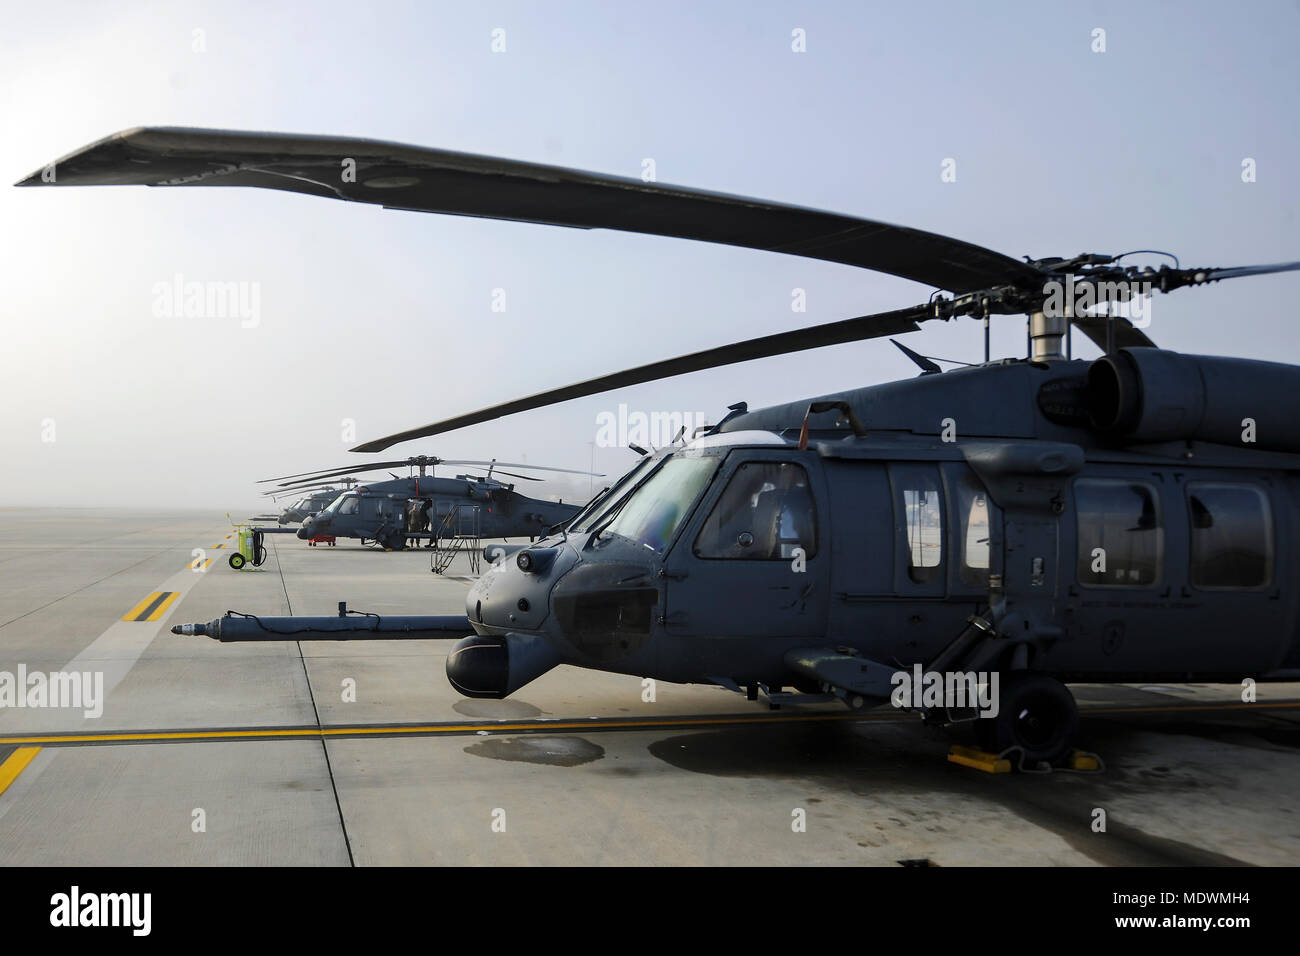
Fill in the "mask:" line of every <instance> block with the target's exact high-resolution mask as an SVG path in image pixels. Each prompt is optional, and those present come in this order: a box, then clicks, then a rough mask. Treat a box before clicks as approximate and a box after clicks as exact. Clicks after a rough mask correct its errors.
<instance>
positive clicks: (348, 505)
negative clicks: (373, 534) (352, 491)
mask: <svg viewBox="0 0 1300 956" xmlns="http://www.w3.org/2000/svg"><path fill="white" fill-rule="evenodd" d="M360 507H361V499H360V498H344V499H343V506H342V507H341V508H339V514H341V515H354V514H356V513H357V509H359V508H360Z"/></svg>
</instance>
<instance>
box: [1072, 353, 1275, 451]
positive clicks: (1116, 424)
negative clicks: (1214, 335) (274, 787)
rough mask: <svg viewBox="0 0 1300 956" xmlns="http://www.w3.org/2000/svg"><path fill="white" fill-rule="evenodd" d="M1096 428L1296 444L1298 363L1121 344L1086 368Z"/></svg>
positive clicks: (1129, 434) (1171, 437) (1126, 436)
mask: <svg viewBox="0 0 1300 956" xmlns="http://www.w3.org/2000/svg"><path fill="white" fill-rule="evenodd" d="M1088 392H1089V408H1090V417H1091V420H1092V425H1093V427H1095V428H1096V429H1097V430H1098V431H1100V432H1101V433H1103V434H1105V435H1109V436H1111V437H1114V438H1121V439H1123V440H1125V441H1129V442H1161V441H1205V442H1216V443H1219V444H1224V445H1236V446H1241V445H1242V444H1243V441H1244V439H1243V434H1244V433H1245V431H1246V429H1247V420H1250V421H1252V422H1254V428H1253V436H1254V442H1253V444H1252V445H1250V447H1255V448H1263V449H1269V450H1273V451H1290V452H1296V451H1300V367H1297V366H1294V365H1284V364H1282V363H1280V362H1261V361H1257V360H1254V359H1241V358H1226V357H1223V356H1209V355H1182V354H1180V353H1178V352H1169V351H1166V350H1165V349H1153V348H1134V349H1120V350H1119V351H1117V352H1114V353H1112V354H1111V355H1106V356H1103V357H1102V358H1099V359H1097V361H1095V362H1093V363H1092V365H1091V366H1089V368H1088Z"/></svg>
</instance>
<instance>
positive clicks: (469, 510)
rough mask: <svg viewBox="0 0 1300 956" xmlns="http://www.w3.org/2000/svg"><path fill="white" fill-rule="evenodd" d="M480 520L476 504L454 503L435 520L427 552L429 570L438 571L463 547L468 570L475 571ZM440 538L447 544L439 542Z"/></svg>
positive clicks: (480, 554)
mask: <svg viewBox="0 0 1300 956" xmlns="http://www.w3.org/2000/svg"><path fill="white" fill-rule="evenodd" d="M482 537H483V535H482V521H481V520H480V516H479V506H478V505H458V506H456V507H453V508H452V509H451V510H450V511H448V512H447V513H446V514H445V515H443V516H442V520H441V521H439V522H438V529H437V531H436V532H435V536H434V539H433V554H432V555H430V556H429V570H430V571H432V572H433V573H434V574H442V573H443V572H444V571H446V570H447V569H448V568H449V567H451V563H452V562H453V561H454V560H456V555H457V554H459V553H460V552H462V551H464V552H465V553H466V554H467V555H468V556H469V570H470V573H471V574H478V573H479V570H480V569H481V567H482V561H483V547H482ZM443 541H446V542H447V544H446V545H443V543H442V542H443Z"/></svg>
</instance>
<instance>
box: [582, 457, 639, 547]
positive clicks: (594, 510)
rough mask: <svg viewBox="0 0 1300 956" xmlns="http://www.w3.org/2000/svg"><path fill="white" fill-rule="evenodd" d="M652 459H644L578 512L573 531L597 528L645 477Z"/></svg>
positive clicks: (583, 531)
mask: <svg viewBox="0 0 1300 956" xmlns="http://www.w3.org/2000/svg"><path fill="white" fill-rule="evenodd" d="M651 461H652V459H651V458H650V456H649V455H646V456H645V457H643V458H642V459H641V460H640V461H638V462H637V463H636V464H635V465H633V466H632V468H631V469H630V470H629V471H628V472H627V474H625V475H624V476H623V477H622V478H620V479H619V480H618V481H616V482H614V484H613V485H611V486H610V487H609V488H607V489H605V491H604V492H603V493H602V494H600V495H597V496H596V497H595V498H593V499H592V500H591V502H589V503H588V504H587V506H586V507H585V508H583V509H582V511H580V512H578V514H577V517H576V518H575V519H574V521H573V525H572V527H571V529H570V530H571V531H573V532H576V533H578V534H582V533H585V532H587V531H590V530H591V529H592V528H593V527H595V525H596V522H597V521H599V520H600V519H601V517H602V516H603V515H604V514H605V512H607V511H608V510H609V508H610V506H611V505H613V504H614V503H616V502H617V501H618V499H619V498H621V497H622V496H623V495H625V494H626V493H627V490H628V489H629V488H631V487H632V486H633V485H635V484H636V483H637V482H638V481H640V480H641V478H642V477H643V476H644V475H645V473H646V471H647V469H649V467H650V462H651Z"/></svg>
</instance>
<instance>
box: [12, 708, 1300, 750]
mask: <svg viewBox="0 0 1300 956" xmlns="http://www.w3.org/2000/svg"><path fill="white" fill-rule="evenodd" d="M1247 707H1253V708H1255V709H1256V710H1260V711H1266V710H1293V709H1296V708H1300V700H1287V701H1278V702H1276V703H1264V702H1259V703H1255V704H1232V703H1205V704H1189V705H1186V706H1182V705H1170V704H1157V705H1154V706H1150V707H1119V706H1116V707H1106V706H1101V707H1087V708H1081V709H1080V711H1079V713H1080V715H1081V716H1089V715H1093V714H1126V713H1152V714H1154V713H1165V712H1179V711H1190V710H1200V711H1218V710H1239V709H1244V708H1247ZM913 719H915V717H914V715H912V714H909V713H907V712H905V711H901V710H895V709H893V708H890V709H889V710H884V711H880V712H878V713H844V714H733V715H727V716H718V717H691V716H683V717H668V718H658V719H655V720H633V719H622V718H618V719H611V718H604V717H594V718H587V719H583V720H527V721H480V722H477V723H472V724H363V725H359V726H351V727H346V726H345V727H264V728H235V727H232V728H230V729H228V730H221V729H218V730H159V731H137V732H122V733H113V732H105V733H99V734H50V735H46V736H40V735H26V736H21V737H0V745H4V744H18V745H37V744H99V743H167V742H169V741H204V740H214V741H215V740H302V739H308V740H312V739H320V738H323V737H397V736H423V737H433V736H456V735H464V734H477V733H479V732H485V733H492V734H497V733H502V732H520V731H543V732H551V731H569V730H585V731H605V730H658V729H673V728H678V727H718V726H729V725H737V724H740V725H748V726H751V727H753V726H760V725H765V724H790V723H816V722H842V721H859V722H867V721H882V720H883V721H904V720H913Z"/></svg>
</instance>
